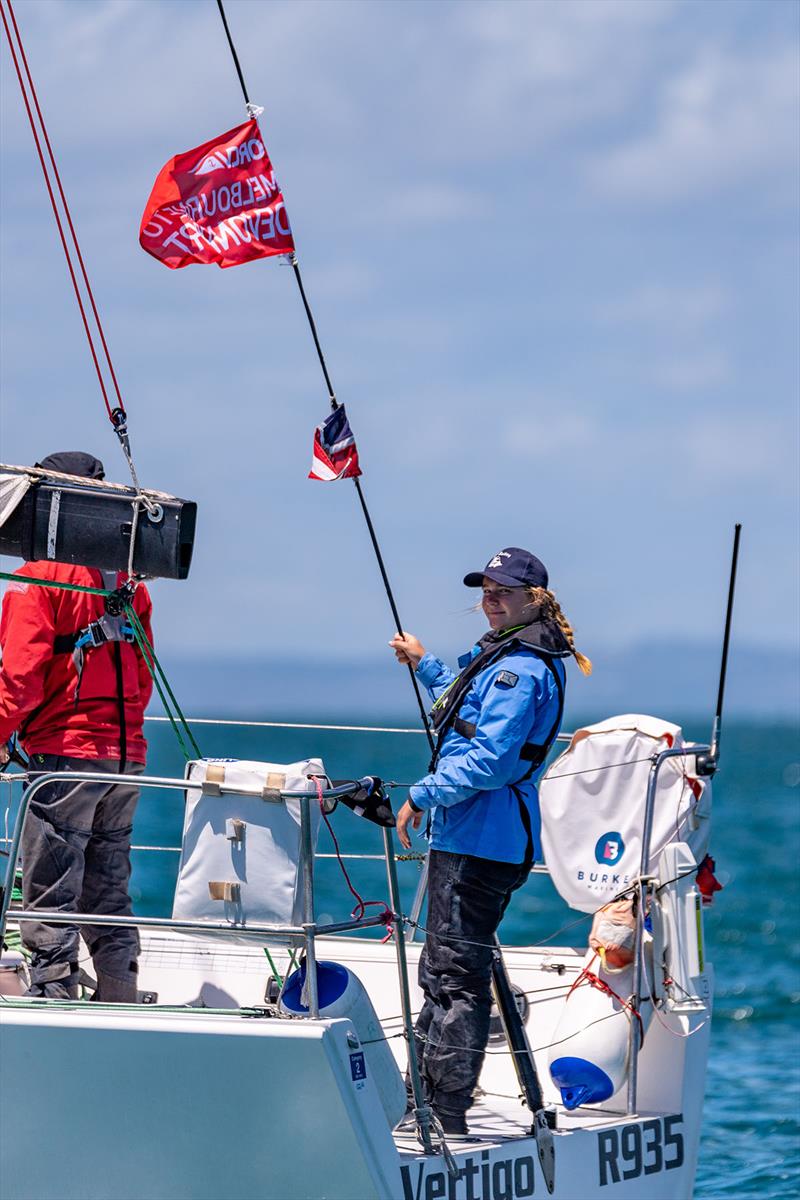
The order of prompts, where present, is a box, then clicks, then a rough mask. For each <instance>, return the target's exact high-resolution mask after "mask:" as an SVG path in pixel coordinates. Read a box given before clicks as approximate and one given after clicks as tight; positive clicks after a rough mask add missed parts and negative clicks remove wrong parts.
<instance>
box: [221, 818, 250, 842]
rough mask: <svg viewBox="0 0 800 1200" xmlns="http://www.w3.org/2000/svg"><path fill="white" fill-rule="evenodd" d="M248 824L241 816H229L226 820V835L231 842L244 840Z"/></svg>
mask: <svg viewBox="0 0 800 1200" xmlns="http://www.w3.org/2000/svg"><path fill="white" fill-rule="evenodd" d="M246 828H247V825H246V823H245V822H244V821H242V820H240V819H239V817H228V819H227V821H226V822H225V837H226V838H227V839H228V841H229V842H239V843H241V842H243V841H244V831H245V829H246Z"/></svg>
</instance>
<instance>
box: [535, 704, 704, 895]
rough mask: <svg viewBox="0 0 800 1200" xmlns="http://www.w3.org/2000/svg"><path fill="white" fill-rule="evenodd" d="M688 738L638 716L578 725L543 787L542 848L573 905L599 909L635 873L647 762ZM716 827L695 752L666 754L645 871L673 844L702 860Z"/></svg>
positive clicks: (557, 883)
mask: <svg viewBox="0 0 800 1200" xmlns="http://www.w3.org/2000/svg"><path fill="white" fill-rule="evenodd" d="M684 744H690V743H684V741H683V735H682V732H681V729H680V726H678V725H673V724H671V723H670V722H669V721H662V720H659V719H658V718H656V717H647V716H642V715H641V714H636V713H634V714H628V715H626V716H620V717H611V718H610V719H609V720H607V721H603V722H601V723H600V724H599V725H589V726H586V727H585V728H584V729H579V730H577V731H576V733H575V734H574V735H573V738H572V741H571V742H570V744H569V746H568V747H567V749H566V750H565V751H564V753H563V754H561V755H560V756H559V758H557V759H556V760H555V762H553V763H552V764H551V765H550V767H549V768H548V770H547V772H546V774H545V776H544V778H543V780H542V782H541V784H540V786H539V801H540V805H541V811H542V845H543V847H544V856H545V860H546V862H547V866H548V868H549V870H550V875H551V878H552V880H553V883H554V885H555V887H556V888H557V890H558V892H559V894H560V895H561V896H562V897H563V899H564V900H566V902H567V904H569V905H570V906H571V907H572V908H577V909H579V910H581V911H582V912H595V911H596V910H597V909H598V908H599V907H600V906H601V905H602V904H607V903H608V901H609V900H611V899H612V898H613V897H614V896H615V895H616V894H617V893H618V892H620V891H622V890H623V889H624V888H625V887H626V886H628V885H629V884H630V882H631V880H633V879H635V878H636V876H637V875H638V874H639V869H640V863H641V853H642V826H643V822H644V811H645V801H646V797H647V781H648V777H649V774H650V765H651V762H650V760H651V758H652V756H653V754H657V753H660V752H661V751H662V750H666V749H669V748H670V747H671V746H682V745H684ZM710 826H711V784H710V780H709V779H707V778H703V779H700V778H697V776H696V774H695V760H694V756H693V755H687V756H686V757H685V758H673V759H667V760H666V761H665V762H664V763H663V765H662V766H661V769H660V771H659V776H658V787H657V790H656V797H655V809H654V814H653V831H652V835H651V839H650V863H649V868H648V870H649V871H650V872H654V871H655V868H656V863H657V861H658V858H659V856H660V854H661V851H662V850H663V849H664V847H665V846H666V845H667V844H668V843H670V842H675V841H680V842H686V843H687V844H688V845H689V846H690V848H691V850H692V853H693V854H694V856H695V859H696V860H697V862H700V861H701V860H702V858H703V857H704V855H705V853H706V850H707V848H708V839H709V834H710Z"/></svg>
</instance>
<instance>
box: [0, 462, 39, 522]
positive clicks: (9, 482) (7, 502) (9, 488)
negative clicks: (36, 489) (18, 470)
mask: <svg viewBox="0 0 800 1200" xmlns="http://www.w3.org/2000/svg"><path fill="white" fill-rule="evenodd" d="M32 482H33V481H32V480H31V479H29V478H28V476H27V475H8V474H6V473H5V472H3V473H2V474H0V529H2V527H3V526H4V525H5V523H6V521H7V520H8V518H9V517H10V516H11V514H12V513H13V512H14V510H15V509H16V507H17V505H18V504H19V502H20V500H21V499H22V497H23V496H24V495H25V493H26V492H27V490H28V488H29V487H30V486H31V483H32Z"/></svg>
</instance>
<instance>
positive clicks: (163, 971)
mask: <svg viewBox="0 0 800 1200" xmlns="http://www.w3.org/2000/svg"><path fill="white" fill-rule="evenodd" d="M143 941H144V946H143V953H142V959H141V967H142V975H141V982H142V986H143V987H144V988H148V989H152V990H153V991H154V992H157V993H158V1003H159V1004H160V1005H161V1004H165V1003H166V1004H175V1003H178V1004H181V1003H182V1004H189V1005H192V1006H193V1007H190V1008H186V1009H184V1010H183V1011H177V1012H176V1011H172V1012H165V1011H163V1009H159V1008H148V1007H147V1006H140V1007H139V1008H138V1009H127V1010H125V1009H122V1008H120V1009H119V1010H118V1011H110V1010H109V1009H108V1008H105V1007H103V1006H100V1005H98V1006H97V1009H95V1008H94V1006H92V1005H82V1006H73V1007H69V1006H68V1007H65V1008H55V1007H53V1006H52V1005H45V1004H40V1005H32V1004H23V1003H20V1002H17V1004H16V1005H8V1004H7V1005H6V1006H5V1007H4V1008H3V1009H2V1010H0V1019H1V1020H2V1029H1V1030H0V1054H2V1064H3V1070H2V1077H1V1078H0V1136H1V1137H2V1142H3V1147H2V1151H3V1169H2V1172H0V1197H2V1200H109V1198H113V1200H128V1198H131V1200H133V1198H135V1200H250V1198H251V1197H252V1198H253V1200H256V1198H257V1200H287V1198H291V1200H303V1198H306V1197H307V1198H308V1200H362V1198H363V1200H367V1198H370V1200H371V1198H373V1197H374V1198H376V1200H522V1198H523V1197H527V1196H534V1195H535V1196H542V1195H546V1194H547V1192H546V1188H545V1183H544V1179H543V1177H542V1174H541V1169H540V1166H539V1161H538V1157H537V1154H536V1144H535V1141H534V1140H533V1138H531V1137H530V1136H528V1135H529V1130H530V1117H529V1114H528V1112H527V1110H526V1109H525V1108H524V1107H523V1106H522V1104H521V1102H520V1100H519V1098H518V1087H517V1083H516V1079H515V1077H514V1073H513V1069H512V1066H511V1062H510V1059H509V1055H508V1052H507V1049H506V1048H505V1046H504V1045H503V1044H502V1043H500V1042H498V1043H496V1044H494V1045H490V1048H489V1053H488V1054H487V1058H486V1063H485V1066H484V1070H483V1073H482V1076H481V1087H482V1089H483V1090H484V1093H485V1094H484V1095H483V1096H482V1097H481V1099H480V1100H479V1103H478V1104H477V1105H476V1107H475V1108H473V1109H472V1110H471V1111H470V1114H469V1122H470V1129H471V1132H472V1134H473V1135H474V1136H475V1137H476V1138H478V1139H479V1140H478V1141H475V1142H464V1141H463V1140H457V1139H451V1140H450V1149H451V1151H452V1153H453V1155H454V1157H455V1164H456V1168H457V1176H455V1177H454V1176H452V1175H451V1174H450V1173H449V1172H448V1169H447V1166H446V1164H445V1161H444V1159H443V1157H442V1156H441V1155H440V1154H437V1155H435V1156H425V1155H424V1154H423V1153H422V1151H421V1148H420V1146H419V1144H418V1143H417V1141H416V1137H415V1135H414V1133H413V1131H403V1132H398V1133H396V1134H394V1135H393V1134H392V1131H391V1130H390V1129H389V1125H388V1122H387V1120H386V1117H385V1114H384V1111H383V1108H382V1106H381V1103H380V1100H379V1098H378V1095H377V1091H376V1089H375V1087H374V1083H373V1080H372V1079H371V1078H370V1077H369V1073H367V1075H366V1077H364V1073H363V1070H362V1067H363V1051H362V1049H361V1047H360V1046H359V1043H358V1038H357V1035H356V1033H355V1030H354V1028H353V1026H352V1024H351V1023H350V1021H349V1020H347V1019H337V1020H330V1021H324V1020H322V1021H310V1020H307V1019H301V1020H276V1019H271V1018H268V1017H265V1016H261V1017H258V1016H251V1017H247V1016H242V1015H240V1014H239V1013H238V1012H236V1013H234V1012H231V1013H220V1012H210V1011H204V1009H203V1008H202V1007H199V1008H198V1007H194V1006H197V1005H207V1006H209V1007H211V1006H226V1005H227V1006H230V1005H234V1004H235V1005H236V1006H237V1007H238V1006H239V1005H245V1006H247V1005H263V1000H264V991H265V987H266V983H267V979H268V969H267V965H266V960H265V958H264V956H263V953H262V952H261V951H260V950H257V949H249V948H247V947H242V946H239V947H230V946H225V945H221V944H219V943H213V942H202V941H199V940H198V939H196V938H192V937H188V936H185V935H184V936H182V935H179V934H172V933H170V934H161V933H159V934H158V935H154V936H152V937H150V938H149V939H148V938H147V936H145V937H144V939H143ZM418 953H419V947H418V946H410V947H409V957H410V959H411V961H412V974H413V963H414V960H415V958H416V956H417V955H418ZM276 954H278V955H280V956H281V957H285V951H274V952H273V957H275V955H276ZM318 954H319V955H320V957H325V958H330V959H334V960H338V961H341V962H344V963H346V964H347V965H348V966H350V967H351V968H352V969H353V970H354V971H355V972H356V973H357V974H358V975H359V976H360V977H361V978H362V980H363V981H364V983H365V985H366V986H367V988H368V990H369V992H370V995H371V997H372V999H373V1003H374V1004H375V1008H376V1010H377V1012H378V1015H379V1016H380V1017H381V1019H382V1021H383V1023H384V1028H385V1029H386V1032H387V1034H389V1035H390V1036H391V1035H392V1034H393V1033H397V1032H399V1030H400V1022H399V1019H398V1003H397V991H396V983H395V978H396V977H395V974H394V963H393V958H394V950H393V948H392V946H390V945H386V946H383V945H381V944H380V943H378V942H375V941H368V942H367V941H364V940H358V939H345V938H331V939H320V941H319V945H318ZM505 957H506V961H507V966H508V969H509V973H510V975H511V978H512V979H513V980H514V982H516V983H517V984H518V985H519V986H520V987H522V988H523V989H524V990H525V991H526V992H529V993H531V1007H530V1012H529V1016H528V1023H527V1028H528V1035H529V1038H530V1040H531V1044H532V1046H534V1047H535V1048H537V1053H536V1061H537V1067H538V1069H539V1073H540V1077H541V1079H542V1082H543V1084H544V1086H545V1092H546V1096H547V1099H548V1101H550V1102H552V1103H555V1102H556V1101H557V1100H558V1095H557V1093H556V1091H555V1089H554V1088H553V1086H552V1084H550V1083H549V1076H548V1072H547V1057H548V1049H547V1043H548V1042H549V1041H550V1039H551V1038H552V1035H553V1030H554V1028H555V1025H556V1023H557V1021H558V1016H559V1014H560V1011H561V1009H562V1008H563V998H564V994H565V990H566V989H567V988H568V986H569V984H570V983H571V982H572V980H573V979H574V978H575V975H576V973H577V971H578V970H579V969H580V961H581V952H580V951H577V950H571V949H564V950H555V949H554V950H549V951H548V952H547V953H546V954H545V953H543V952H542V951H540V950H528V949H510V950H508V951H506V954H505ZM706 995H707V996H709V997H710V979H709V978H708V977H706ZM415 1003H416V1002H415ZM709 1003H710V1002H709ZM708 1015H709V1009H708V1007H706V1008H702V1007H701V1006H695V1007H694V1008H693V1009H692V1011H691V1012H688V1013H683V1014H680V1013H675V1012H673V1013H668V1014H662V1015H661V1021H663V1022H664V1024H663V1025H662V1023H661V1021H659V1022H655V1021H654V1022H653V1024H652V1026H651V1029H650V1031H649V1033H648V1036H647V1040H646V1042H645V1047H644V1050H643V1052H642V1055H641V1057H640V1085H639V1100H640V1111H639V1113H637V1114H636V1116H635V1117H627V1116H625V1115H624V1102H623V1096H624V1094H623V1093H621V1094H620V1095H618V1096H617V1097H613V1098H612V1099H611V1100H609V1101H607V1102H606V1103H605V1104H603V1105H598V1106H596V1107H594V1108H592V1109H579V1110H577V1111H576V1112H574V1113H571V1114H568V1113H566V1112H565V1110H564V1109H563V1108H559V1109H558V1110H557V1129H556V1131H555V1134H554V1139H555V1156H556V1168H555V1191H554V1193H553V1195H554V1196H555V1197H556V1198H557V1200H587V1198H590V1197H604V1196H610V1197H614V1196H628V1197H636V1198H637V1200H645V1198H647V1200H650V1198H652V1200H662V1198H663V1200H687V1197H690V1196H691V1194H692V1187H693V1180H694V1173H695V1167H696V1159H697V1144H698V1135H699V1128H700V1121H701V1111H702V1099H703V1083H704V1078H705V1066H706V1055H707V1046H708V1032H709V1029H708V1020H707V1018H708ZM666 1024H668V1025H670V1026H671V1027H672V1030H673V1032H668V1031H667V1029H666V1028H665V1025H666ZM691 1029H696V1030H697V1032H696V1033H695V1034H694V1036H691V1037H688V1038H687V1037H685V1036H680V1035H681V1034H683V1035H685V1034H687V1033H689V1032H690V1030H691ZM676 1034H677V1035H678V1036H675V1035H676ZM390 1045H391V1046H392V1049H393V1050H394V1052H395V1053H396V1054H397V1056H398V1059H399V1060H400V1061H401V1062H402V1060H403V1055H404V1051H405V1042H404V1040H403V1038H402V1037H393V1038H392V1039H391V1041H390ZM540 1047H541V1049H538V1048H540ZM359 1056H361V1063H359V1061H358V1059H359Z"/></svg>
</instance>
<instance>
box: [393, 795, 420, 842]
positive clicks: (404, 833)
mask: <svg viewBox="0 0 800 1200" xmlns="http://www.w3.org/2000/svg"><path fill="white" fill-rule="evenodd" d="M421 820H422V813H421V812H414V809H413V808H412V807H411V805H410V804H409V802H408V801H407V800H406V802H405V804H404V805H403V807H402V808H401V809H400V812H399V813H398V814H397V826H396V828H397V836H398V837H399V838H400V845H401V846H405V848H406V850H410V849H411V836H410V834H409V832H408V826H409V825H412V826H413V827H414V829H419V825H420V821H421Z"/></svg>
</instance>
